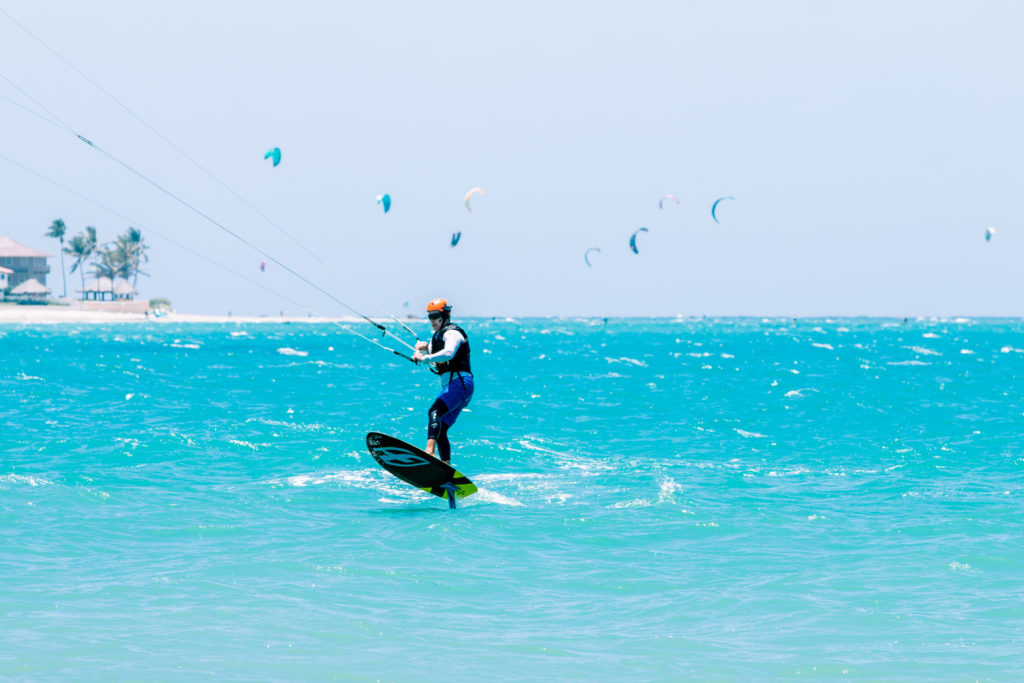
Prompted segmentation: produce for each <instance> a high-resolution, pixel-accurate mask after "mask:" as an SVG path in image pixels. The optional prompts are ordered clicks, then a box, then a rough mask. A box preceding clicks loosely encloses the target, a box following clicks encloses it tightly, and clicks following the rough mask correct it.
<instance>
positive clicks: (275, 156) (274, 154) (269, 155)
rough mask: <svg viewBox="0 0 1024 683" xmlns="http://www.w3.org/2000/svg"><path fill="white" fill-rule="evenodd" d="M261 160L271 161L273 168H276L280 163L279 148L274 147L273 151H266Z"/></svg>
mask: <svg viewBox="0 0 1024 683" xmlns="http://www.w3.org/2000/svg"><path fill="white" fill-rule="evenodd" d="M263 158H264V159H273V160H274V166H277V165H278V164H279V163H281V148H280V147H275V148H274V149H268V150H267V153H266V154H264V155H263Z"/></svg>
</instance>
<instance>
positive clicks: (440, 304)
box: [427, 299, 452, 316]
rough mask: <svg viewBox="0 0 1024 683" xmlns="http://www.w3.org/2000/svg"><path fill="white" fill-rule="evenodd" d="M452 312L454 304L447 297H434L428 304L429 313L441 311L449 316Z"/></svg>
mask: <svg viewBox="0 0 1024 683" xmlns="http://www.w3.org/2000/svg"><path fill="white" fill-rule="evenodd" d="M451 312H452V305H451V304H450V303H448V300H447V299H434V300H433V301H431V302H430V303H429V304H427V313H428V314H430V313H440V314H441V315H443V316H448V315H450V314H451Z"/></svg>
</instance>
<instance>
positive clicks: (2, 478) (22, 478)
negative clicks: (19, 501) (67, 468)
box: [0, 474, 53, 487]
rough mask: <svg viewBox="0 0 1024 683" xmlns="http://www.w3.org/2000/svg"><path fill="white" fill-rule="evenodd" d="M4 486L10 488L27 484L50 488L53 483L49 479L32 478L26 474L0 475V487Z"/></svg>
mask: <svg viewBox="0 0 1024 683" xmlns="http://www.w3.org/2000/svg"><path fill="white" fill-rule="evenodd" d="M5 484H10V485H12V486H17V485H21V484H27V485H28V486H50V485H51V484H53V482H52V481H50V480H49V479H43V478H42V477H33V476H31V475H28V474H0V487H3V486H4V485H5Z"/></svg>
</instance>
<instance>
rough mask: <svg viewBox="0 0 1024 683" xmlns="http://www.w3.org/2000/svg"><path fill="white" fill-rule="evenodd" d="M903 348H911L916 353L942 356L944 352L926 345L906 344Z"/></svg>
mask: <svg viewBox="0 0 1024 683" xmlns="http://www.w3.org/2000/svg"><path fill="white" fill-rule="evenodd" d="M902 348H904V349H909V350H911V351H913V352H914V353H919V354H921V355H922V356H941V355H942V353H941V352H940V351H936V350H935V349H929V348H928V347H926V346H904V347H902Z"/></svg>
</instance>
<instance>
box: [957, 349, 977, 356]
mask: <svg viewBox="0 0 1024 683" xmlns="http://www.w3.org/2000/svg"><path fill="white" fill-rule="evenodd" d="M960 355H962V356H973V355H974V351H972V350H970V349H960Z"/></svg>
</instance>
